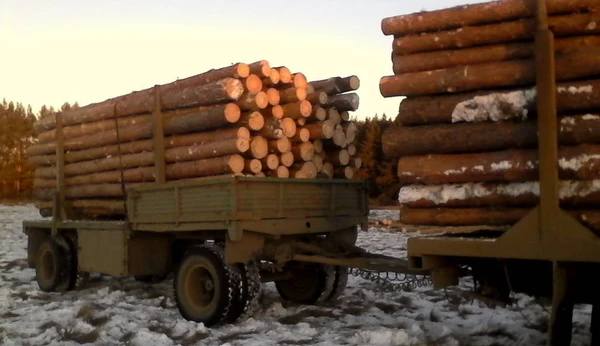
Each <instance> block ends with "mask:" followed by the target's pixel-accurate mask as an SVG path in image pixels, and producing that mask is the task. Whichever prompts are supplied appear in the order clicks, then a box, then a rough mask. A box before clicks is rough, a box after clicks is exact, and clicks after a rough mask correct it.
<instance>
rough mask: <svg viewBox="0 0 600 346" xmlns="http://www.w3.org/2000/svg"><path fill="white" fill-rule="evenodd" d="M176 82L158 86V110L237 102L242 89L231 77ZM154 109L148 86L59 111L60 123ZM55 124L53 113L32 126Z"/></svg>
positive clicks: (49, 127)
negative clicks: (195, 82)
mask: <svg viewBox="0 0 600 346" xmlns="http://www.w3.org/2000/svg"><path fill="white" fill-rule="evenodd" d="M200 79H201V78H200ZM177 83H178V82H173V83H171V84H168V85H167V86H163V87H162V88H161V93H160V94H161V97H160V101H161V102H160V103H161V110H163V111H168V110H173V109H177V108H185V107H194V106H209V105H214V104H218V103H226V102H230V101H236V100H237V99H238V98H239V97H240V96H241V95H242V93H243V91H244V87H243V85H242V83H241V82H240V81H239V80H238V79H233V78H225V79H222V80H218V81H215V82H212V83H205V84H193V83H191V82H189V83H184V82H181V83H179V84H177ZM153 109H154V92H153V89H152V88H151V89H145V90H143V91H138V92H134V93H131V94H128V95H125V96H119V97H117V98H114V99H111V100H107V101H104V102H100V103H95V104H91V105H88V106H85V107H81V108H77V109H75V110H72V111H69V112H65V113H63V114H62V123H63V125H64V126H71V125H76V124H82V123H88V122H95V121H100V120H105V119H111V118H115V117H122V116H127V115H133V114H140V113H147V112H152V110H153ZM55 126H56V115H55V114H52V115H50V116H48V117H45V118H43V119H40V120H38V121H36V122H35V123H34V129H35V130H36V131H37V132H44V131H49V130H52V129H54V128H55Z"/></svg>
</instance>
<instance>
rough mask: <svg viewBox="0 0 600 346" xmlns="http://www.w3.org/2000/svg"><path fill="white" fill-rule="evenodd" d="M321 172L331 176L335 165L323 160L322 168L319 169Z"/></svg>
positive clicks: (328, 176)
mask: <svg viewBox="0 0 600 346" xmlns="http://www.w3.org/2000/svg"><path fill="white" fill-rule="evenodd" d="M321 172H322V173H323V174H324V175H325V176H326V177H327V178H333V175H334V174H335V167H333V165H332V164H331V163H330V162H324V163H323V169H321Z"/></svg>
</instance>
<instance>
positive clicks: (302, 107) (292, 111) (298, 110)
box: [281, 100, 312, 119]
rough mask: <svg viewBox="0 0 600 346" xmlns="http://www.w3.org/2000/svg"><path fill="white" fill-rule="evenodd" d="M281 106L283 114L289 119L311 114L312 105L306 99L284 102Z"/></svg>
mask: <svg viewBox="0 0 600 346" xmlns="http://www.w3.org/2000/svg"><path fill="white" fill-rule="evenodd" d="M281 107H282V108H283V114H284V116H285V117H288V118H291V119H297V118H300V117H304V118H306V117H309V116H310V115H311V114H312V105H311V104H310V102H308V101H306V100H304V101H298V102H293V103H288V104H284V105H281Z"/></svg>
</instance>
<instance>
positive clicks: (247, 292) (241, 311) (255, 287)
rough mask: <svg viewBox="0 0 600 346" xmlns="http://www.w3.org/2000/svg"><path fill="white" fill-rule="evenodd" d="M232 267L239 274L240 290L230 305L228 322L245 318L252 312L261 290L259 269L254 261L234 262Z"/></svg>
mask: <svg viewBox="0 0 600 346" xmlns="http://www.w3.org/2000/svg"><path fill="white" fill-rule="evenodd" d="M232 267H233V268H234V269H233V270H234V271H235V272H236V273H238V274H239V279H240V286H239V289H240V290H239V295H238V296H237V297H236V299H235V304H232V306H231V313H230V316H229V318H228V319H229V323H233V322H235V321H237V320H246V319H247V318H249V317H251V316H252V314H254V311H255V310H256V307H257V306H258V298H259V296H260V290H261V281H260V271H259V269H258V265H257V264H256V263H254V262H250V263H246V264H242V263H236V264H234V265H232Z"/></svg>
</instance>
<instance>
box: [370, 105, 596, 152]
mask: <svg viewBox="0 0 600 346" xmlns="http://www.w3.org/2000/svg"><path fill="white" fill-rule="evenodd" d="M559 126H560V128H559V134H558V139H559V144H562V145H577V144H583V143H599V142H600V116H597V115H584V116H573V117H562V118H561V119H560V125H559ZM381 143H382V150H383V154H384V156H385V157H386V158H388V159H393V158H399V157H402V156H412V155H426V154H451V153H476V152H486V151H495V150H504V149H509V148H524V149H526V148H533V147H535V146H536V145H537V123H536V122H534V121H528V122H521V123H517V122H499V123H459V124H451V125H427V126H419V127H402V126H400V127H390V128H387V129H386V130H385V131H384V132H383V135H382V137H381Z"/></svg>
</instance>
